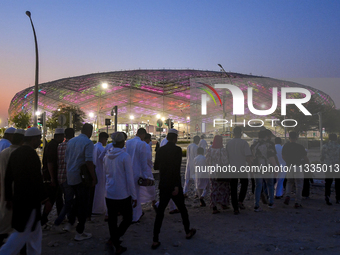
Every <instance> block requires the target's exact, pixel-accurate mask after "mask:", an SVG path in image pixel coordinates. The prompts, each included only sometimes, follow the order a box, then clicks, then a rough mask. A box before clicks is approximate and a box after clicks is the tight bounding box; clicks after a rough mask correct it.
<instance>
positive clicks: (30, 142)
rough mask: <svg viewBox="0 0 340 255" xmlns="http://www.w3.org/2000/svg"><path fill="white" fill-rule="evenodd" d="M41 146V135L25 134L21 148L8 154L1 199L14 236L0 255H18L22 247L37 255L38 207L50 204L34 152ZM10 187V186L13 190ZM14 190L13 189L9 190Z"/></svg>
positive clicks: (33, 131) (35, 131)
mask: <svg viewBox="0 0 340 255" xmlns="http://www.w3.org/2000/svg"><path fill="white" fill-rule="evenodd" d="M40 144H41V131H40V130H39V129H38V128H36V127H32V128H29V129H27V131H26V132H25V138H24V144H23V145H22V146H21V147H19V148H17V149H16V150H15V151H13V152H12V154H11V156H10V158H9V161H8V165H7V170H6V175H5V199H6V202H7V204H6V206H7V208H8V209H11V208H12V209H13V216H12V228H13V229H14V230H15V231H14V233H12V234H11V236H10V237H9V238H8V240H7V242H6V243H5V244H4V245H3V246H2V247H1V249H0V254H18V253H19V251H20V249H21V248H22V247H23V246H24V244H25V243H26V250H27V254H28V255H29V254H41V242H42V231H41V225H40V219H41V204H42V203H44V202H46V205H48V204H49V206H50V203H49V201H48V198H47V195H46V194H45V189H44V185H43V179H42V176H41V163H40V159H39V156H38V155H37V153H36V151H35V149H36V148H38V147H39V146H40ZM13 184H14V186H13ZM12 187H14V188H12Z"/></svg>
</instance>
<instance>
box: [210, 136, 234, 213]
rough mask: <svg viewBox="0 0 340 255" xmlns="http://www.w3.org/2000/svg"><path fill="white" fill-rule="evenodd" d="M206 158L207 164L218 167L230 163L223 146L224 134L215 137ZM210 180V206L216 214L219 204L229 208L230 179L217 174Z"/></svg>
mask: <svg viewBox="0 0 340 255" xmlns="http://www.w3.org/2000/svg"><path fill="white" fill-rule="evenodd" d="M206 159H207V161H206V162H207V166H215V167H216V165H219V166H221V167H223V166H227V165H228V157H227V151H226V149H225V148H223V139H222V136H220V135H216V136H215V137H214V141H213V144H212V146H211V148H209V150H208V152H207V155H206ZM210 181H211V194H210V197H211V202H210V207H212V208H213V214H216V213H219V212H220V211H219V210H218V209H217V204H221V206H222V208H223V209H228V205H229V194H230V187H229V181H227V180H226V179H225V178H217V176H213V175H212V177H211V179H210Z"/></svg>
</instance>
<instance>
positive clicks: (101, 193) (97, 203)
mask: <svg viewBox="0 0 340 255" xmlns="http://www.w3.org/2000/svg"><path fill="white" fill-rule="evenodd" d="M103 151H104V147H103V145H102V143H101V142H98V143H96V144H95V145H94V149H93V164H94V165H95V166H96V174H97V179H98V183H97V185H96V187H95V191H94V197H93V205H92V213H95V214H103V213H105V212H106V203H105V193H106V190H105V182H106V177H105V171H104V167H103V160H102V159H100V155H101V153H102V152H103Z"/></svg>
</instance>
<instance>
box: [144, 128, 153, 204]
mask: <svg viewBox="0 0 340 255" xmlns="http://www.w3.org/2000/svg"><path fill="white" fill-rule="evenodd" d="M144 142H145V143H146V144H147V146H146V147H147V150H146V156H147V163H148V179H150V180H154V178H153V174H152V168H153V163H152V147H151V146H150V142H151V135H150V134H146V136H145V139H144ZM151 145H152V143H151ZM140 202H141V203H142V204H145V203H149V202H152V206H154V205H155V204H156V189H155V186H141V187H140Z"/></svg>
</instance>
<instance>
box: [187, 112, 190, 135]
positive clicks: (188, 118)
mask: <svg viewBox="0 0 340 255" xmlns="http://www.w3.org/2000/svg"><path fill="white" fill-rule="evenodd" d="M189 121H190V117H189V116H188V117H187V141H188V138H189V127H188V125H189Z"/></svg>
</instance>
